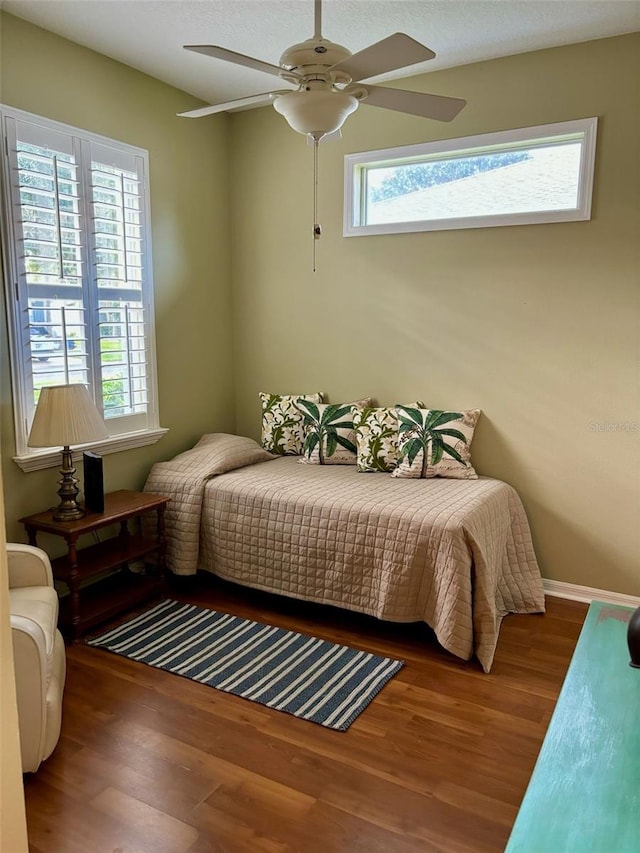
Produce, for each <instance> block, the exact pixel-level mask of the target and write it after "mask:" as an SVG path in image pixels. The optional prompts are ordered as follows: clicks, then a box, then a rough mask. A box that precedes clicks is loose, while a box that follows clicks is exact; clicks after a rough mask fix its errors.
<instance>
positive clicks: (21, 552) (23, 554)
mask: <svg viewBox="0 0 640 853" xmlns="http://www.w3.org/2000/svg"><path fill="white" fill-rule="evenodd" d="M7 562H8V566H9V589H14V588H16V587H19V586H53V573H52V571H51V563H50V562H49V557H48V556H47V554H46V553H45V552H44V551H43V550H42V549H41V548H34V547H33V546H32V545H18V544H16V543H13V542H8V543H7Z"/></svg>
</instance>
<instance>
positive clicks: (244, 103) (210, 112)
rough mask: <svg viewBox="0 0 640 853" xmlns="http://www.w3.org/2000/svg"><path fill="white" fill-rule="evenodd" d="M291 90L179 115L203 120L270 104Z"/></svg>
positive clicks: (242, 99) (250, 96) (251, 97)
mask: <svg viewBox="0 0 640 853" xmlns="http://www.w3.org/2000/svg"><path fill="white" fill-rule="evenodd" d="M290 91H291V89H281V90H278V91H276V92H263V93H262V94H261V95H249V97H248V98H237V99H236V100H235V101H225V102H224V103H223V104H212V105H211V106H210V107H200V108H199V109H197V110H189V111H188V112H186V113H178V115H179V116H182V118H201V117H202V116H208V115H213V113H223V112H225V111H226V110H233V109H235V108H237V107H248V106H251V105H252V104H261V103H262V104H270V103H272V102H273V98H274V97H275V96H276V95H285V94H288V93H289V92H290Z"/></svg>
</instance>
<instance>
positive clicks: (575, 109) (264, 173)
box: [231, 34, 640, 595]
mask: <svg viewBox="0 0 640 853" xmlns="http://www.w3.org/2000/svg"><path fill="white" fill-rule="evenodd" d="M639 80H640V34H632V35H629V36H622V37H617V38H612V39H603V40H599V41H593V42H587V43H583V44H576V45H570V46H567V47H560V48H554V49H550V50H544V51H538V52H532V53H527V54H521V55H518V56H512V57H506V58H503V59H496V60H492V61H489V62H483V63H477V64H474V65H467V66H463V67H459V68H454V69H449V70H444V71H440V72H434V73H431V74H428V75H423V76H421V77H416V78H414V79H412V80H410V81H403V82H402V83H401V84H399V85H400V86H401V87H402V86H404V87H406V88H412V87H413V88H419V89H422V90H424V91H431V92H435V93H439V94H449V95H454V96H459V97H464V98H466V99H467V100H468V106H467V107H466V108H465V109H464V110H463V111H462V113H461V114H460V115H459V116H458V118H457V119H456V120H455V121H454V122H452V123H451V124H439V123H437V122H429V121H425V120H421V119H418V118H414V117H411V116H404V115H402V114H398V113H391V112H389V111H383V110H378V109H375V108H367V107H366V106H361V107H360V108H359V109H358V111H357V112H356V113H355V114H354V115H353V116H351V117H350V118H349V119H348V120H347V122H346V125H345V128H344V130H343V139H342V140H341V142H334V143H327V144H326V145H325V146H322V147H321V149H320V216H319V219H320V222H321V224H322V226H323V236H322V238H321V240H320V241H319V242H318V244H317V252H318V268H317V272H315V273H313V272H312V266H311V250H312V238H311V226H312V221H313V218H312V216H313V215H312V209H313V208H312V149H311V148H309V147H307V145H306V144H305V140H304V138H303V137H302V136H300V135H297V134H295V133H294V132H293V131H291V130H290V129H289V128H288V127H287V125H286V123H285V122H284V120H283V119H282V117H280V116H278V115H277V114H276V113H275V112H274V111H273V110H272V109H271V108H264V109H260V110H254V111H251V112H244V113H237V114H235V115H233V116H232V119H231V121H232V146H231V151H232V186H233V195H234V204H233V208H232V214H233V280H234V309H235V310H234V318H235V339H234V342H235V352H236V394H237V405H238V422H237V426H238V431H239V432H241V433H245V434H249V435H253V436H257V435H258V432H259V406H258V399H257V394H258V392H259V391H273V392H279V393H287V392H289V393H299V392H309V391H316V390H323V391H325V392H327V393H328V395H329V398H330V400H332V401H334V402H338V401H342V400H351V399H355V398H358V397H362V396H366V395H374V396H375V397H376V398H377V400H378V401H379V402H380V403H381V404H383V405H385V404H392V403H394V402H406V401H409V400H415V399H424V400H425V401H427V403H428V404H429V405H431V406H433V407H437V408H440V407H442V408H453V409H457V408H471V407H476V406H477V407H480V408H481V409H482V410H483V413H484V414H483V416H482V418H481V421H480V424H479V426H478V430H477V434H476V435H477V437H476V439H475V441H474V448H473V451H474V452H473V456H474V460H475V462H476V464H477V468H478V469H479V471H480V473H482V474H486V475H490V476H495V477H499V478H502V479H504V480H506V481H507V482H509V483H511V484H512V485H514V486H515V487H516V488H517V489H518V491H519V493H520V494H521V496H522V498H523V501H524V504H525V507H526V509H527V512H528V514H529V517H530V520H531V524H532V528H533V535H534V540H535V545H536V548H537V552H538V555H539V559H540V563H541V566H542V569H543V573H544V575H545V576H546V577H548V578H552V579H556V580H560V581H565V582H570V583H574V584H582V585H585V586H590V587H596V588H603V589H610V590H615V591H618V592H621V593H626V594H634V595H640V524H639V523H638V519H639V518H640V388H639V367H640V359H639V355H640V353H639V347H640V335H639V331H640V329H639V324H640V256H639V252H638V245H639V240H638V235H639V233H640V212H639V210H640V201H639V200H640V179H639V166H638V150H639V143H640V86H639ZM588 116H598V118H599V129H598V149H597V155H596V157H597V163H596V174H595V192H594V203H593V212H592V219H591V220H590V221H588V222H573V223H564V224H545V225H530V226H513V227H504V228H482V229H472V230H460V231H441V232H431V233H418V234H397V235H387V236H371V237H355V238H349V239H345V238H343V237H342V236H341V235H342V200H343V157H344V155H345V154H347V153H352V152H357V151H366V150H373V149H378V148H387V147H391V146H397V145H407V144H412V143H416V142H421V141H430V140H433V139H441V138H442V139H444V138H453V137H458V136H467V135H471V134H477V133H484V132H491V131H497V130H502V129H508V128H516V127H524V126H531V125H538V124H546V123H550V122H557V121H568V120H570V119H577V118H584V117H588ZM617 423H629V424H632V425H633V424H635V425H636V426H635V429H633V430H632V431H596V430H595V429H594V428H593V426H592V425H593V424H617Z"/></svg>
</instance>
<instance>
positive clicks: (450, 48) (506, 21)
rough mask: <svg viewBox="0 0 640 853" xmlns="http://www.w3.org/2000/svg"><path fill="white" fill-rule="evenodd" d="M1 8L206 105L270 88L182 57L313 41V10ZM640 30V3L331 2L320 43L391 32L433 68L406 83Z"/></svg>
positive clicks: (168, 2) (195, 0)
mask: <svg viewBox="0 0 640 853" xmlns="http://www.w3.org/2000/svg"><path fill="white" fill-rule="evenodd" d="M0 7H1V8H2V9H3V10H4V11H6V12H9V13H10V14H13V15H17V16H18V17H21V18H24V19H25V20H27V21H31V22H32V23H34V24H37V25H39V26H41V27H44V28H45V29H48V30H51V31H52V32H54V33H57V34H58V35H61V36H65V37H66V38H69V39H71V40H72V41H75V42H78V43H79V44H82V45H84V46H86V47H89V48H92V49H93V50H96V51H99V52H100V53H104V54H106V55H107V56H110V57H112V58H113V59H117V60H119V61H120V62H124V63H126V64H127V65H131V66H133V67H134V68H137V69H139V70H140V71H144V72H146V73H147V74H150V75H152V76H153V77H157V78H159V79H160V80H163V81H165V82H167V83H170V84H172V85H174V86H177V87H178V88H179V89H182V90H184V91H186V92H189V93H191V94H192V95H195V96H197V97H199V98H201V99H202V100H204V101H206V102H208V103H216V102H221V101H226V100H230V99H232V98H239V97H244V96H245V95H252V94H255V93H256V92H264V91H268V90H269V89H271V88H275V87H274V83H275V81H274V78H273V77H270V76H269V75H266V74H264V73H262V72H259V71H254V70H250V69H247V68H242V67H239V66H235V65H231V64H229V63H226V62H222V61H220V60H216V59H212V58H210V57H206V56H202V55H199V54H195V53H190V52H189V51H186V50H183V49H182V45H184V44H217V45H222V46H224V47H227V48H230V49H232V50H235V51H238V52H240V53H245V54H249V55H251V56H255V57H258V58H259V59H264V60H266V61H267V62H271V63H274V64H278V60H279V58H280V55H281V54H282V52H283V51H284V49H285V48H286V47H288V46H289V45H291V44H295V43H296V42H300V41H303V40H305V39H307V38H310V37H311V36H312V34H313V24H314V7H313V2H312V0H4V2H2V3H0ZM637 30H640V0H325V3H324V4H323V26H322V32H323V35H324V36H325V37H326V38H328V39H331V40H332V41H336V42H339V43H340V44H343V45H344V46H345V47H347V48H349V50H351V51H352V52H353V53H355V52H356V51H358V50H361V49H362V48H363V47H366V46H367V45H368V44H371V43H373V42H376V41H379V40H380V39H381V38H384V37H385V36H387V35H390V34H391V33H392V32H398V31H400V32H405V33H408V34H409V35H411V36H413V37H414V38H416V39H417V40H418V41H421V42H422V43H423V44H426V45H428V46H429V47H430V48H432V49H433V50H434V51H435V52H436V58H435V59H434V60H432V61H431V62H429V63H426V64H424V65H422V66H420V65H418V66H413V67H412V68H410V69H406V70H404V71H403V72H402V73H401V74H400V73H396V74H395V75H387V76H386V77H384V78H382V77H381V78H379V79H391V78H392V77H394V76H395V77H399V76H407V75H409V74H415V73H422V72H423V71H431V70H435V69H437V68H446V67H451V66H454V65H464V64H467V63H469V62H477V61H479V60H483V59H491V58H494V57H498V56H505V55H508V54H513V53H522V52H525V51H530V50H537V49H539V48H545V47H552V46H555V45H562V44H570V43H572V42H580V41H588V40H590V39H595V38H603V37H606V36H613V35H620V34H622V33H627V32H634V31H637Z"/></svg>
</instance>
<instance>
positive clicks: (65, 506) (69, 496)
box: [53, 445, 85, 521]
mask: <svg viewBox="0 0 640 853" xmlns="http://www.w3.org/2000/svg"><path fill="white" fill-rule="evenodd" d="M60 473H61V475H62V477H61V478H60V479H59V480H58V482H59V483H60V488H59V489H58V496H59V497H60V503H59V504H58V506H57V507H56V508H55V509H54V511H53V520H54V521H76V520H77V519H78V518H83V517H84V515H85V511H84V510H83V509H82V507H81V506H80V505H79V504H78V501H77V497H78V492H79V491H80V490H79V489H78V481H77V480H76V478H75V477H74V476H73V475H74V474H75V473H76V469H75V468H74V467H73V455H72V453H71V450H70V448H69V445H66V446H65V447H63V449H62V468H61V469H60Z"/></svg>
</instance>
